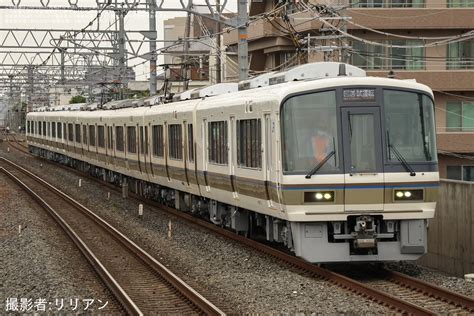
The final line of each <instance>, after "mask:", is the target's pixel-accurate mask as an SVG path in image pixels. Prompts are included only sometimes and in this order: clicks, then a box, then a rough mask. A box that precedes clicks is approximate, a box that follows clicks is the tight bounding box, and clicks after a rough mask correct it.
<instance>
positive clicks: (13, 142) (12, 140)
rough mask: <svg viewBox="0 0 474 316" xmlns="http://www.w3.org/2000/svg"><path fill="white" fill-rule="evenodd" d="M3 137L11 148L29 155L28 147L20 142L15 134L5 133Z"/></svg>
mask: <svg viewBox="0 0 474 316" xmlns="http://www.w3.org/2000/svg"><path fill="white" fill-rule="evenodd" d="M3 135H4V137H5V140H6V141H7V143H8V145H9V146H11V147H12V148H14V149H16V150H18V151H21V152H23V153H25V154H29V151H28V146H26V145H25V144H23V143H22V142H20V141H19V140H18V139H17V138H16V136H15V135H14V134H7V133H3Z"/></svg>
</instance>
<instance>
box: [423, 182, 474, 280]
mask: <svg viewBox="0 0 474 316" xmlns="http://www.w3.org/2000/svg"><path fill="white" fill-rule="evenodd" d="M420 263H421V264H423V265H425V266H428V267H432V268H435V269H438V270H441V271H445V272H448V273H450V274H453V275H456V276H461V277H462V276H463V275H464V274H467V273H474V183H472V182H464V181H453V180H441V183H440V190H439V201H438V205H437V207H436V214H435V218H434V219H432V220H430V222H429V230H428V253H427V254H426V255H425V256H424V257H423V258H421V259H420Z"/></svg>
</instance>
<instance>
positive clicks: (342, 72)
mask: <svg viewBox="0 0 474 316" xmlns="http://www.w3.org/2000/svg"><path fill="white" fill-rule="evenodd" d="M337 76H338V77H340V76H347V73H346V64H339V73H338V74H337Z"/></svg>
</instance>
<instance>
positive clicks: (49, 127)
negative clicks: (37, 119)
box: [46, 122, 51, 137]
mask: <svg viewBox="0 0 474 316" xmlns="http://www.w3.org/2000/svg"><path fill="white" fill-rule="evenodd" d="M46 124H47V126H48V137H49V136H51V123H50V122H47V123H46Z"/></svg>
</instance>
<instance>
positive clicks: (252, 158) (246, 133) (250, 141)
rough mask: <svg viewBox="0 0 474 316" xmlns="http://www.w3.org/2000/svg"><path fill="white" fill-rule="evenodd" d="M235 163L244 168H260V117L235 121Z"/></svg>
mask: <svg viewBox="0 0 474 316" xmlns="http://www.w3.org/2000/svg"><path fill="white" fill-rule="evenodd" d="M237 164H238V165H239V166H241V167H246V168H262V130H261V121H260V119H250V120H238V121H237Z"/></svg>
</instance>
